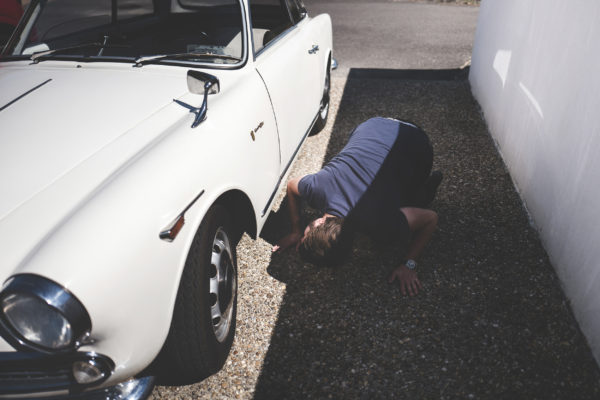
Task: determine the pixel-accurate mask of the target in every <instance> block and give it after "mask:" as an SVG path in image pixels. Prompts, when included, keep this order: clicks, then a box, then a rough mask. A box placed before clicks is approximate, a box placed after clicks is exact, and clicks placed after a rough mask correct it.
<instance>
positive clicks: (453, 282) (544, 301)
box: [153, 69, 600, 399]
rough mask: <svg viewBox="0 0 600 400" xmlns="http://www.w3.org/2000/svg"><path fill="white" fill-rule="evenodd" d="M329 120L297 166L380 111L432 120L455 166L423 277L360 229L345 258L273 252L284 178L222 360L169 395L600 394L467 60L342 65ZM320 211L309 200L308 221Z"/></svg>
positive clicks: (437, 163)
mask: <svg viewBox="0 0 600 400" xmlns="http://www.w3.org/2000/svg"><path fill="white" fill-rule="evenodd" d="M332 84H333V85H332V86H333V87H332V108H331V111H330V117H329V118H330V119H329V123H328V125H327V127H326V129H325V130H324V131H323V132H322V133H321V134H319V135H317V136H313V137H310V138H309V139H308V141H307V143H306V145H305V146H304V148H303V150H302V152H301V153H300V155H299V157H298V160H297V161H296V162H295V164H294V166H293V170H292V172H291V175H292V176H297V175H302V174H305V173H311V172H315V171H317V170H318V169H319V168H320V167H321V166H322V164H323V162H326V160H328V159H329V158H331V156H332V155H334V154H335V153H336V152H337V151H339V150H340V149H341V147H342V146H343V145H344V143H345V141H346V139H347V137H348V135H349V133H350V132H351V131H352V129H353V128H354V127H355V126H356V125H358V124H359V123H360V122H362V121H364V120H366V119H368V118H370V117H373V116H378V115H379V116H392V117H400V118H404V119H407V120H410V121H413V122H415V123H417V124H419V125H420V126H421V127H422V128H423V129H424V130H425V131H426V132H427V133H428V134H429V136H430V138H431V141H432V143H433V146H434V152H435V155H434V169H440V170H442V171H443V173H444V176H445V178H444V181H443V182H442V185H441V187H440V191H439V193H438V197H437V199H436V200H435V202H434V204H433V206H432V208H433V209H435V210H436V211H437V212H438V213H439V216H440V221H439V229H438V231H437V232H436V234H435V235H434V238H433V240H432V242H431V243H430V245H429V246H428V248H427V249H426V250H425V253H424V254H423V256H422V258H421V260H420V263H419V278H420V280H421V282H422V283H423V286H424V288H423V290H422V292H421V293H419V295H418V296H416V297H413V298H411V297H404V296H402V294H401V293H400V288H399V286H398V285H395V284H389V283H387V278H388V275H389V274H390V272H391V270H392V269H393V268H394V267H395V266H397V265H398V263H399V262H400V259H401V257H402V254H401V251H400V250H399V249H398V248H395V247H394V246H383V245H380V244H377V243H373V242H371V241H370V240H369V239H368V238H366V237H358V238H357V240H356V242H355V246H354V250H353V256H352V258H351V260H350V261H349V262H348V263H347V264H346V265H344V266H342V267H340V268H338V269H321V268H317V267H314V266H312V265H310V264H306V263H304V262H302V261H301V260H300V259H299V258H298V257H297V254H295V252H294V251H288V252H285V253H282V254H275V255H272V254H271V251H270V249H271V245H272V244H273V242H274V240H275V239H276V238H277V237H279V236H280V235H282V234H284V233H285V232H286V229H288V225H287V220H286V212H287V209H286V205H285V200H284V199H283V197H284V192H283V190H282V191H281V193H280V195H279V198H278V200H277V204H276V205H275V207H274V212H273V213H272V215H271V217H270V218H269V221H268V225H267V226H266V228H265V230H264V232H263V234H262V237H261V238H259V239H258V240H257V241H252V240H251V239H249V238H247V237H244V238H243V240H242V242H241V243H240V245H239V247H238V257H239V260H238V263H239V270H240V280H239V282H240V284H239V309H238V328H237V336H236V339H235V342H234V347H233V349H232V352H231V355H230V357H229V359H228V361H227V363H226V366H225V367H224V368H223V370H222V371H220V372H219V373H217V374H216V375H214V376H212V377H210V378H208V379H206V380H205V381H203V382H200V383H198V384H195V385H190V386H184V387H157V388H156V389H155V391H154V393H153V398H154V399H163V398H164V399H196V398H211V399H238V398H239V399H250V398H256V399H284V398H285V399H307V398H316V399H323V398H334V399H389V398H398V399H402V398H405V399H422V398H432V399H454V398H465V399H597V398H600V372H599V369H598V366H597V364H596V363H595V361H594V359H593V357H592V354H591V352H590V349H589V347H588V345H587V343H586V341H585V338H584V337H583V336H582V334H581V332H580V330H579V328H578V326H577V323H576V321H575V320H574V318H573V314H572V312H571V310H570V306H569V302H568V300H567V299H566V298H565V296H564V294H563V292H562V290H561V287H560V283H559V281H558V279H557V277H556V274H555V272H554V270H553V268H552V266H551V265H550V263H549V260H548V258H547V256H546V253H545V251H544V249H543V248H542V246H541V244H540V240H539V238H538V236H537V234H536V232H535V230H534V229H533V228H532V227H531V226H530V223H529V221H528V217H527V214H526V212H525V210H524V209H523V207H522V205H521V202H520V199H519V197H518V194H517V193H516V192H515V190H514V187H513V185H512V182H511V179H510V176H509V174H508V172H507V170H506V169H505V167H504V165H503V162H502V160H501V159H500V157H499V155H498V153H497V151H496V149H495V146H494V143H493V141H492V139H491V137H490V135H489V133H488V132H487V128H486V125H485V122H484V120H483V118H482V116H481V113H480V110H479V108H478V106H477V104H476V102H475V101H474V99H473V98H472V96H471V92H470V88H469V84H468V81H467V80H466V71H459V70H457V71H454V73H448V72H447V71H446V72H444V73H442V74H438V75H436V74H435V73H433V74H432V73H428V74H425V75H423V76H415V75H414V73H411V75H410V76H408V75H407V76H403V74H402V71H399V72H398V73H397V74H396V76H393V77H390V76H388V77H385V78H381V77H380V76H379V75H378V73H377V71H371V70H364V69H363V70H351V71H350V73H349V74H348V76H347V77H339V76H338V77H335V76H334V78H333V79H332ZM314 215H315V214H314V213H312V212H311V211H310V210H305V215H304V217H305V219H306V221H308V220H309V219H310V218H312V217H313V216H314Z"/></svg>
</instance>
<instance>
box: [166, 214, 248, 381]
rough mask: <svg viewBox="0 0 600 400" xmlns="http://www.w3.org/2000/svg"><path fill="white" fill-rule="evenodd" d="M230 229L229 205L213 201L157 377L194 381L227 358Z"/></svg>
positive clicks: (233, 272) (232, 279)
mask: <svg viewBox="0 0 600 400" xmlns="http://www.w3.org/2000/svg"><path fill="white" fill-rule="evenodd" d="M234 228H235V227H234V226H233V222H232V220H231V216H230V214H229V213H228V212H227V210H226V209H225V208H224V207H223V206H220V205H214V206H212V207H211V208H210V209H209V210H208V212H207V214H206V216H205V217H204V220H203V221H202V223H201V225H200V228H199V229H198V232H197V233H196V236H195V238H194V241H193V243H192V247H191V249H190V252H189V254H188V258H187V260H186V263H185V268H184V271H183V275H182V277H181V282H180V284H179V291H178V292H177V299H176V302H175V310H174V312H173V320H172V322H171V328H170V331H169V335H168V337H167V340H166V342H165V345H164V346H163V349H162V350H161V354H160V355H159V358H158V360H157V361H158V363H157V367H158V369H159V376H160V378H161V379H160V381H163V382H165V383H171V384H188V383H192V382H197V381H199V380H202V379H204V378H206V377H208V376H210V375H212V374H214V373H215V372H217V371H219V370H220V369H221V367H222V366H223V364H224V363H225V360H226V359H227V356H228V354H229V350H230V348H231V344H232V343H233V337H234V335H235V318H236V309H237V266H236V251H235V246H236V243H234V240H235V238H236V237H237V235H236V234H235V232H236V230H235V229H234Z"/></svg>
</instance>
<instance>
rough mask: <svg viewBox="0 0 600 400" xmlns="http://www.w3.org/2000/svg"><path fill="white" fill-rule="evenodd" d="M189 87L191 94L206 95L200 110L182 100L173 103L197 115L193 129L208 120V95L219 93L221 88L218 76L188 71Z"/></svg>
mask: <svg viewBox="0 0 600 400" xmlns="http://www.w3.org/2000/svg"><path fill="white" fill-rule="evenodd" d="M187 85H188V90H189V91H190V93H194V94H203V95H204V101H202V105H201V106H200V108H198V107H193V106H191V105H189V104H187V103H184V102H183V101H180V100H175V99H173V101H174V102H176V103H177V104H179V105H180V106H182V107H185V108H187V109H188V110H190V112H191V113H194V114H195V115H196V118H194V122H193V123H192V128H195V127H197V126H198V125H200V124H201V123H202V121H204V120H205V119H206V112H207V111H208V95H209V94H217V93H219V91H220V90H221V86H220V85H219V79H218V78H217V77H216V76H214V75H210V74H206V73H204V72H200V71H194V70H188V73H187Z"/></svg>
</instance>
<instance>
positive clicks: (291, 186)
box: [273, 177, 303, 252]
mask: <svg viewBox="0 0 600 400" xmlns="http://www.w3.org/2000/svg"><path fill="white" fill-rule="evenodd" d="M302 178H303V177H298V178H293V179H290V180H289V181H288V183H287V199H288V211H289V216H290V221H291V223H292V232H291V233H289V234H288V235H286V236H284V237H283V238H281V239H280V240H279V241H278V242H277V244H276V245H275V246H273V251H274V252H275V251H278V250H284V249H286V248H287V247H291V246H294V247H295V248H296V249H297V248H298V245H299V244H300V240H301V239H302V226H301V225H300V192H299V191H298V182H300V179H302Z"/></svg>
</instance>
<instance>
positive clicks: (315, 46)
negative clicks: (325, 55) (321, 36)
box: [308, 44, 319, 54]
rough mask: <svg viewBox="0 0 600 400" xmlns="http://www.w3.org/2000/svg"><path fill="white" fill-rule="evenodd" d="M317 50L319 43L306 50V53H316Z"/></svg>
mask: <svg viewBox="0 0 600 400" xmlns="http://www.w3.org/2000/svg"><path fill="white" fill-rule="evenodd" d="M317 51H319V45H316V44H315V45H313V47H312V49H310V50H309V51H308V54H316V53H317Z"/></svg>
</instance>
